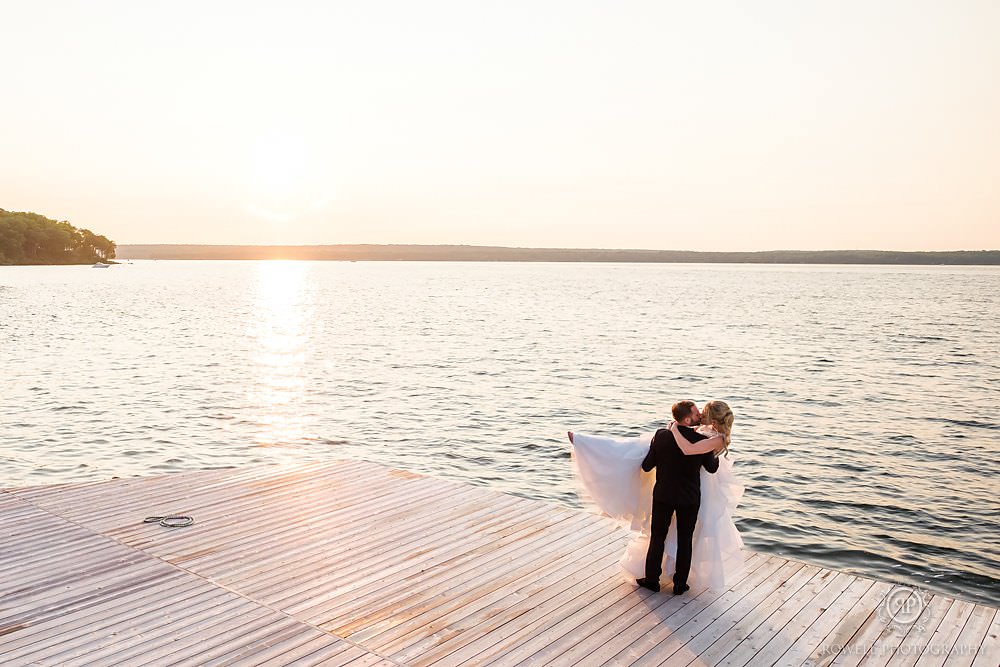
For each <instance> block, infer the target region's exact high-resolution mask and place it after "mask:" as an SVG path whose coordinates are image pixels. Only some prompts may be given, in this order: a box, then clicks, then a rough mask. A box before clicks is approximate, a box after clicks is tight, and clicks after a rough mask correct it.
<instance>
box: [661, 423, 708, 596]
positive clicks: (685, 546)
mask: <svg viewBox="0 0 1000 667" xmlns="http://www.w3.org/2000/svg"><path fill="white" fill-rule="evenodd" d="M678 427H679V428H680V430H681V433H682V434H683V435H684V437H685V438H687V439H688V441H689V442H697V441H699V440H704V439H705V438H706V436H704V435H702V434H701V433H698V432H697V431H695V430H694V429H692V428H689V427H687V426H678ZM702 466H704V468H705V470H707V471H708V472H711V473H714V472H715V471H716V470H718V469H719V459H718V458H717V457H716V456H715V455H714V454H711V453H709V454H697V455H692V456H685V455H684V452H682V451H681V449H680V447H678V446H677V442H676V440H674V434H673V433H671V432H670V429H668V428H661V429H660V430H659V431H657V432H656V435H654V436H653V441H652V442H651V443H650V445H649V453H648V454H646V458H645V459H643V461H642V469H643V470H645V471H646V472H649V471H651V470H652V469H653V468H656V486H654V487H653V514H652V517H651V518H650V535H649V551H647V552H646V579H647V580H649V581H651V582H657V581H659V580H660V574H661V568H662V563H663V545H664V542H665V541H666V539H667V531H668V530H670V517H671V516H672V515H673V514H674V513H675V512H676V513H677V571H676V573H675V574H674V589H675V590H676V589H681V588H683V587H684V586H686V585H687V578H688V572H690V570H691V549H692V544H691V542H692V538H693V536H694V526H695V523H696V522H697V520H698V508H699V507H700V506H701V468H702Z"/></svg>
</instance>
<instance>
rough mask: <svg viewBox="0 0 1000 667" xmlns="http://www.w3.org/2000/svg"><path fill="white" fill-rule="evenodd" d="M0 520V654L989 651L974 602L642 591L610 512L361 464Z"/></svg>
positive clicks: (12, 514)
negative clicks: (163, 518)
mask: <svg viewBox="0 0 1000 667" xmlns="http://www.w3.org/2000/svg"><path fill="white" fill-rule="evenodd" d="M165 514H187V515H191V516H193V517H194V518H195V520H196V523H195V524H194V525H192V526H188V527H185V528H166V527H163V526H160V525H158V524H149V523H143V522H142V520H143V518H144V517H147V516H150V515H165ZM0 535H2V542H0V577H2V580H0V665H5V666H8V667H10V666H13V665H59V666H60V667H63V666H66V667H69V666H72V665H146V664H156V665H350V666H351V667H356V666H361V665H441V666H447V665H467V664H486V663H491V664H494V663H495V664H505V665H507V664H509V665H514V664H532V665H543V664H555V665H605V664H607V665H629V664H635V665H669V666H673V665H677V666H680V665H732V666H741V665H751V666H752V667H757V666H758V665H782V666H784V665H828V664H834V665H921V666H922V665H942V664H947V665H974V666H977V667H997V665H998V664H1000V639H998V634H1000V616H998V615H997V610H996V609H994V608H991V607H986V606H983V605H978V604H972V603H970V602H965V601H959V600H953V599H950V598H946V597H943V596H939V595H935V596H932V597H931V598H930V599H929V600H927V601H926V604H921V605H920V607H919V608H918V613H919V618H917V620H916V622H912V619H911V622H908V623H905V624H900V623H898V622H894V621H893V620H892V617H891V616H890V615H889V614H887V613H885V612H886V609H887V608H888V607H889V606H891V605H884V604H883V602H884V601H885V600H886V598H887V595H889V594H890V592H891V591H896V590H898V589H894V587H893V586H892V585H891V584H889V583H885V582H879V581H873V580H871V579H865V578H862V577H856V576H852V575H849V574H846V573H843V572H836V571H832V570H827V569H823V568H820V567H815V566H813V565H808V564H805V563H801V562H796V561H792V560H786V559H784V558H779V557H775V556H768V555H763V554H758V553H752V552H748V553H747V563H746V568H745V571H744V573H743V575H742V576H741V578H740V579H739V580H738V581H736V582H734V583H733V585H732V586H731V587H730V588H728V589H727V590H698V589H692V590H691V591H689V592H688V593H687V594H685V595H682V596H674V595H672V594H671V593H670V590H669V588H668V589H666V590H665V592H662V593H658V594H653V593H650V592H649V591H646V590H644V589H640V588H637V587H636V586H635V584H634V583H633V582H631V581H630V580H629V579H627V578H626V577H625V576H624V575H623V574H622V573H621V571H620V570H619V568H618V558H619V556H620V554H621V552H622V549H623V547H624V545H625V543H626V540H627V535H626V534H625V532H624V531H622V530H621V529H619V528H618V527H617V526H616V525H615V524H614V523H613V522H612V521H610V520H609V519H606V518H602V517H599V516H595V515H592V514H588V513H584V512H579V511H573V510H570V509H566V508H563V507H558V506H553V505H549V504H546V503H542V502H538V501H532V500H525V499H522V498H517V497H513V496H510V495H505V494H502V493H498V492H496V491H491V490H488V489H483V488H479V487H474V486H470V485H466V484H461V483H457V482H451V481H446V480H441V479H436V478H432V477H425V476H421V475H416V474H413V473H408V472H402V471H398V470H391V469H388V468H384V467H381V466H378V465H375V464H370V463H359V462H356V461H338V462H333V463H308V464H296V465H286V466H256V467H252V468H240V469H224V470H207V471H198V472H190V473H178V474H172V475H164V476H158V477H144V478H128V479H116V480H110V481H106V482H98V483H86V484H60V485H54V486H44V487H32V488H24V489H5V490H3V491H2V492H0ZM894 596H895V593H894ZM894 596H889V598H888V599H889V601H891V600H893V599H894Z"/></svg>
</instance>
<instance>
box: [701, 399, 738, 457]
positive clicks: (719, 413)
mask: <svg viewBox="0 0 1000 667" xmlns="http://www.w3.org/2000/svg"><path fill="white" fill-rule="evenodd" d="M701 421H702V423H703V424H707V425H709V426H711V427H712V428H714V429H715V430H716V431H718V432H719V433H721V434H722V437H723V438H725V439H726V450H727V451H728V450H729V436H730V435H732V432H733V411H732V410H730V409H729V406H728V405H726V404H725V403H723V402H722V401H709V402H708V403H706V404H705V407H704V408H703V409H702V415H701Z"/></svg>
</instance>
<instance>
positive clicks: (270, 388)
mask: <svg viewBox="0 0 1000 667" xmlns="http://www.w3.org/2000/svg"><path fill="white" fill-rule="evenodd" d="M305 278H306V264H305V263H304V262H296V261H285V260H274V261H263V262H260V263H259V264H258V269H257V280H256V302H255V310H256V317H255V318H254V320H253V324H252V325H251V327H250V331H249V332H248V333H249V335H250V337H251V338H252V339H254V340H255V341H256V348H255V349H254V350H253V363H254V374H255V377H256V382H255V383H254V385H253V386H252V389H251V393H250V401H251V405H252V406H253V409H254V410H255V413H254V417H253V419H254V421H255V422H256V423H257V425H258V427H259V429H260V432H259V435H258V437H257V442H256V444H257V445H258V446H261V447H270V446H275V445H289V444H294V443H296V442H300V441H301V440H302V438H303V437H304V435H305V423H306V418H305V417H304V415H303V414H302V410H301V408H300V406H299V405H298V404H299V403H300V402H301V400H302V398H303V396H304V394H305V376H304V366H305V356H306V332H305V321H306V317H307V312H306V311H307V310H308V304H306V303H305V300H306V299H305V285H306V280H305Z"/></svg>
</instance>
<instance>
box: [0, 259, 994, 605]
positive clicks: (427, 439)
mask: <svg viewBox="0 0 1000 667" xmlns="http://www.w3.org/2000/svg"><path fill="white" fill-rule="evenodd" d="M998 351H1000V268H997V267H876V266H856V267H849V266H773V265H769V266H753V265H664V264H521V263H409V262H405V263H403V262H401V263H392V262H385V263H377V262H372V263H369V262H356V263H355V262H180V261H135V262H134V263H133V264H126V265H120V266H114V267H112V268H110V269H102V270H96V269H92V268H90V267H0V381H2V384H0V486H22V485H33V484H48V483H54V482H64V481H81V480H96V479H107V478H109V477H112V476H125V475H150V474H157V473H163V472H170V471H179V470H192V469H199V468H207V467H218V466H233V465H242V464H248V463H255V462H263V461H290V460H304V459H335V458H359V459H365V460H370V461H375V462H379V463H384V464H388V465H392V466H397V467H402V468H408V469H411V470H416V471H421V472H426V473H430V474H432V475H438V476H443V477H450V478H457V479H461V480H467V481H470V482H473V483H475V484H480V485H486V486H490V487H493V488H497V489H500V490H503V491H507V492H510V493H515V494H519V495H523V496H528V497H532V498H538V499H542V500H546V501H550V502H554V503H562V504H566V505H571V506H577V507H579V506H583V501H581V499H580V498H579V497H578V495H577V492H576V485H575V483H574V480H573V476H572V471H571V467H570V454H569V448H568V443H567V442H566V441H565V431H566V430H567V429H573V430H577V431H581V432H589V433H595V434H602V435H613V436H626V435H636V434H639V433H641V432H644V431H649V430H653V429H654V428H656V427H657V426H659V425H662V424H663V423H664V421H665V420H666V419H667V418H668V415H669V408H670V405H671V403H673V402H674V401H675V400H678V399H681V398H691V399H694V400H697V401H699V403H700V402H702V401H704V400H706V399H709V398H718V399H723V400H725V401H727V402H729V404H730V405H731V406H732V408H733V410H734V412H735V414H736V423H735V427H734V431H733V454H734V456H736V457H737V458H736V466H737V470H738V472H739V473H740V474H741V475H742V477H743V479H744V480H745V482H746V485H747V492H746V496H745V498H744V502H743V504H742V505H741V507H740V509H739V512H738V525H739V527H740V530H741V531H742V532H743V534H744V537H745V539H746V543H747V545H748V546H749V547H750V548H753V549H756V550H759V551H764V552H769V553H779V554H782V555H786V556H789V557H792V558H796V559H800V560H804V561H809V562H812V563H817V564H820V565H824V566H829V567H834V568H838V569H842V570H847V571H849V572H852V573H856V574H862V575H867V576H871V577H876V578H880V579H887V580H891V581H896V582H901V583H908V584H912V585H917V586H919V587H921V588H925V589H929V590H933V591H940V592H944V593H946V594H949V595H954V596H959V597H963V598H968V599H975V600H981V601H986V602H988V603H991V604H993V605H1000V500H998V496H1000V481H998V480H1000V461H998V459H1000V417H998V409H1000V400H998V399H1000V361H998Z"/></svg>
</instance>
